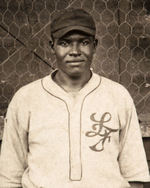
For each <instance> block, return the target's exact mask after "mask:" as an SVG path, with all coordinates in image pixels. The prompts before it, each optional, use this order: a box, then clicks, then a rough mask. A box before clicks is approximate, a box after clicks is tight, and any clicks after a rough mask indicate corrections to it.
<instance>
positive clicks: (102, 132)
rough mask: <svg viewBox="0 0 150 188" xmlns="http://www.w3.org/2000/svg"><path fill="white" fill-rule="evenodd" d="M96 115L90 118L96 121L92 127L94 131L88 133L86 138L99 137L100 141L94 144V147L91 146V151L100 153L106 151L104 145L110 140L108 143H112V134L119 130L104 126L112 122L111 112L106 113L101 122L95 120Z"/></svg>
mask: <svg viewBox="0 0 150 188" xmlns="http://www.w3.org/2000/svg"><path fill="white" fill-rule="evenodd" d="M95 114H96V113H93V114H92V115H91V116H90V119H91V120H92V121H94V122H95V123H94V124H93V125H92V129H93V131H88V132H86V134H85V135H86V136H88V137H94V136H99V137H100V140H99V141H98V142H97V143H96V144H94V145H93V146H89V147H90V149H91V150H93V151H96V152H100V151H103V150H104V143H105V141H106V140H107V139H108V142H110V138H111V136H110V134H111V133H112V132H116V131H118V129H112V128H110V127H107V126H105V125H104V123H106V122H109V121H110V120H111V118H112V117H111V114H110V113H109V112H105V113H104V114H103V115H102V117H101V118H100V120H96V119H95Z"/></svg>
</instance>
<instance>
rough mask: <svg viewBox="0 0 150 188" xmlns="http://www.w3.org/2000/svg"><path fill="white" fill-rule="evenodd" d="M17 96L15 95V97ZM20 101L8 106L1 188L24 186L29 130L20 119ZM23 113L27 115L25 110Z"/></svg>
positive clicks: (0, 176)
mask: <svg viewBox="0 0 150 188" xmlns="http://www.w3.org/2000/svg"><path fill="white" fill-rule="evenodd" d="M14 98H15V97H14ZM18 106H19V105H18V103H17V102H16V100H15V99H13V100H12V102H11V103H10V105H9V107H8V111H7V115H6V119H5V126H4V134H3V140H2V147H1V153H0V188H8V187H9V188H11V187H15V188H17V187H22V186H21V179H22V175H23V173H24V170H25V168H26V166H27V162H26V161H27V151H28V148H27V136H28V134H27V131H26V130H24V129H23V126H21V123H25V120H24V121H20V119H19V110H18ZM22 114H23V115H24V116H26V114H25V110H23V111H22Z"/></svg>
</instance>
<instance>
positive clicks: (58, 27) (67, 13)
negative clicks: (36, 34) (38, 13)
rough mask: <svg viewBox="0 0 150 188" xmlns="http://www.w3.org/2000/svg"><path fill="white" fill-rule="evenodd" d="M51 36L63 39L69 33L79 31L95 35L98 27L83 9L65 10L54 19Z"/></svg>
mask: <svg viewBox="0 0 150 188" xmlns="http://www.w3.org/2000/svg"><path fill="white" fill-rule="evenodd" d="M50 27H51V35H52V36H53V37H54V38H61V37H62V36H64V35H65V34H67V33H68V32H69V31H72V30H79V31H82V32H84V33H86V34H89V35H95V33H96V26H95V22H94V20H93V18H92V16H91V15H90V14H89V13H87V12H86V11H85V10H83V9H65V10H63V11H60V12H58V13H57V14H55V15H54V16H53V17H52V22H51V26H50Z"/></svg>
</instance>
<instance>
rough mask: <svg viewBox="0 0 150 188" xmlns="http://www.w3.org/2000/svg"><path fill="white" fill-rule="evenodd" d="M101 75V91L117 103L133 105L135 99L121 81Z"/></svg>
mask: <svg viewBox="0 0 150 188" xmlns="http://www.w3.org/2000/svg"><path fill="white" fill-rule="evenodd" d="M100 77H101V85H100V87H99V89H100V91H103V93H104V94H105V95H106V96H107V97H109V98H110V99H111V100H113V101H114V102H115V103H116V104H117V103H118V104H120V105H123V104H126V105H132V104H133V99H132V97H131V95H130V93H129V91H128V90H127V89H126V88H125V87H124V86H123V85H122V84H120V83H118V82H115V81H113V80H110V79H108V78H105V77H103V76H100Z"/></svg>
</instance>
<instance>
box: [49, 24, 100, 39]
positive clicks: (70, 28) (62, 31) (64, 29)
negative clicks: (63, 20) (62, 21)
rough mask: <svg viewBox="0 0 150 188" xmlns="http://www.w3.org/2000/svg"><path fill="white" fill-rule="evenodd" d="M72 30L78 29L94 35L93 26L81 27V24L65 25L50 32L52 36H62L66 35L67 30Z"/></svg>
mask: <svg viewBox="0 0 150 188" xmlns="http://www.w3.org/2000/svg"><path fill="white" fill-rule="evenodd" d="M73 30H79V31H82V32H84V33H86V34H89V35H95V33H96V31H95V29H94V28H93V29H91V28H88V27H83V26H69V27H65V28H63V29H60V30H58V31H56V32H54V33H52V35H53V37H54V38H60V37H63V36H64V35H66V34H67V33H68V32H70V31H73Z"/></svg>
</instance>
